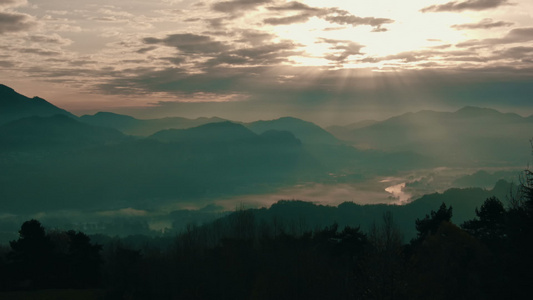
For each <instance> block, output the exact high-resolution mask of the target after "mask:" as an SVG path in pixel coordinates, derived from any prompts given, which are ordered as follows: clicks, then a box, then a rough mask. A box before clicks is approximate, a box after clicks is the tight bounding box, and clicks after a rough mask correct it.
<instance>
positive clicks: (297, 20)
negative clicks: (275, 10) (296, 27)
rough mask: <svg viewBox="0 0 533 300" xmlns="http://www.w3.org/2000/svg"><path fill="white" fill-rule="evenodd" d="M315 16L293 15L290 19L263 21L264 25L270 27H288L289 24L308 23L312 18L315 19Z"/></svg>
mask: <svg viewBox="0 0 533 300" xmlns="http://www.w3.org/2000/svg"><path fill="white" fill-rule="evenodd" d="M313 16H314V15H313V14H307V13H305V14H300V15H293V16H288V17H279V18H266V19H264V20H263V22H264V23H266V24H270V25H288V24H295V23H303V22H307V20H309V19H310V18H311V17H313Z"/></svg>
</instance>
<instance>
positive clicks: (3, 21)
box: [0, 12, 35, 34]
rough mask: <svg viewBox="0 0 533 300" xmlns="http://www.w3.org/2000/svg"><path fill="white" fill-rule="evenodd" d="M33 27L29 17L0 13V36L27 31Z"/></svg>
mask: <svg viewBox="0 0 533 300" xmlns="http://www.w3.org/2000/svg"><path fill="white" fill-rule="evenodd" d="M34 25H35V22H34V21H33V20H32V18H31V17H30V16H29V15H26V14H19V13H11V12H0V34H2V33H6V32H17V31H23V30H27V29H30V28H31V27H33V26H34Z"/></svg>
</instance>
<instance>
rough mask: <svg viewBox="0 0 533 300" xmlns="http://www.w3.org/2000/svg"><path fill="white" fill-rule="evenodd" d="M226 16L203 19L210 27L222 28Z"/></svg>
mask: <svg viewBox="0 0 533 300" xmlns="http://www.w3.org/2000/svg"><path fill="white" fill-rule="evenodd" d="M227 19H228V18H212V19H205V20H204V21H205V22H207V24H208V25H209V27H211V28H222V27H224V25H225V23H224V21H226V20H227Z"/></svg>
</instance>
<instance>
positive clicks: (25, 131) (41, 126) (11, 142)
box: [0, 115, 128, 151]
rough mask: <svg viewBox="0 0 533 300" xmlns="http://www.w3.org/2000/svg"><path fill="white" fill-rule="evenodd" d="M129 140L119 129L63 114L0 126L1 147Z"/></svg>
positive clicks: (34, 147)
mask: <svg viewBox="0 0 533 300" xmlns="http://www.w3.org/2000/svg"><path fill="white" fill-rule="evenodd" d="M125 140H128V137H127V136H125V135H124V134H122V133H121V132H119V131H117V130H115V129H111V128H104V127H95V126H90V125H87V124H83V123H81V122H78V121H76V120H75V119H73V118H70V117H68V116H66V115H54V116H51V117H39V116H33V117H26V118H22V119H19V120H16V121H12V122H9V123H7V124H4V125H1V126H0V141H1V142H0V145H2V146H0V149H1V148H4V149H6V148H7V149H13V148H21V147H22V148H24V149H25V150H29V151H31V150H36V149H38V148H40V147H43V146H54V147H59V146H95V145H102V144H107V143H118V142H121V141H125Z"/></svg>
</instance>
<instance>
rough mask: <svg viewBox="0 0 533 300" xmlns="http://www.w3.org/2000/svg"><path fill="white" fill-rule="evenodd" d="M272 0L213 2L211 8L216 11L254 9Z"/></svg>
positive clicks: (228, 11)
mask: <svg viewBox="0 0 533 300" xmlns="http://www.w3.org/2000/svg"><path fill="white" fill-rule="evenodd" d="M272 1H273V0H233V1H222V2H216V3H214V4H213V5H212V6H211V8H212V9H213V10H215V11H218V12H225V13H235V12H242V11H245V10H250V9H255V8H256V7H258V6H260V5H262V4H267V3H271V2H272Z"/></svg>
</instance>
